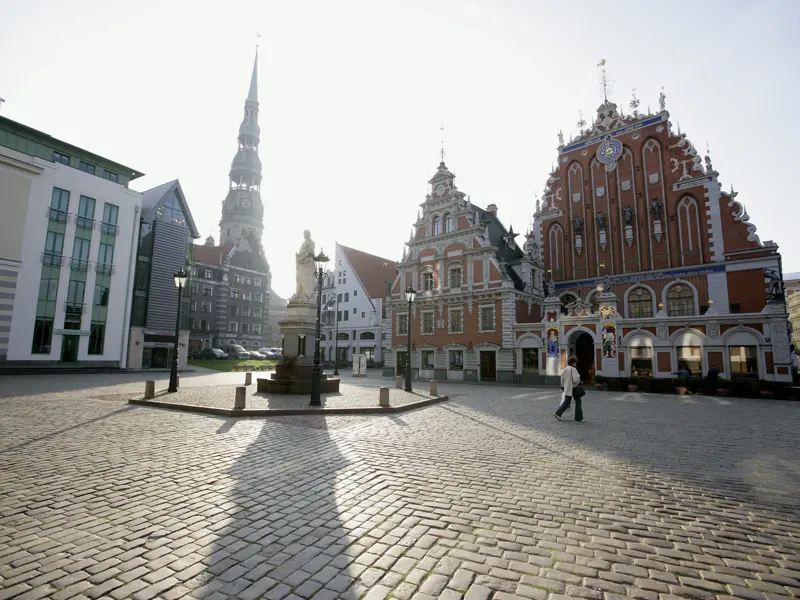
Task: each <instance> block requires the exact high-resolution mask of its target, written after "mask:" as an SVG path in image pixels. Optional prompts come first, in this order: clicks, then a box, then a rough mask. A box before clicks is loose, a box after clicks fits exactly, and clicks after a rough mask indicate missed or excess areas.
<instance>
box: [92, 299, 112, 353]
mask: <svg viewBox="0 0 800 600" xmlns="http://www.w3.org/2000/svg"><path fill="white" fill-rule="evenodd" d="M109 291H110V290H109V289H108V288H107V287H106V286H104V285H100V284H95V286H94V305H95V306H108V294H109ZM101 354H102V353H101Z"/></svg>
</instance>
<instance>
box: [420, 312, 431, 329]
mask: <svg viewBox="0 0 800 600" xmlns="http://www.w3.org/2000/svg"><path fill="white" fill-rule="evenodd" d="M422 333H427V334H432V333H433V313H432V312H425V313H422Z"/></svg>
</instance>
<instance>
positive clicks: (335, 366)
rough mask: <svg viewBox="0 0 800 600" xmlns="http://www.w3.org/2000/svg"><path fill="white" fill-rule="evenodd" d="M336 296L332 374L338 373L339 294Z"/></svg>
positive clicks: (335, 294)
mask: <svg viewBox="0 0 800 600" xmlns="http://www.w3.org/2000/svg"><path fill="white" fill-rule="evenodd" d="M334 296H336V333H335V335H334V336H333V374H334V375H339V294H338V293H334Z"/></svg>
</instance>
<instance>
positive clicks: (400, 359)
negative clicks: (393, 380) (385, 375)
mask: <svg viewBox="0 0 800 600" xmlns="http://www.w3.org/2000/svg"><path fill="white" fill-rule="evenodd" d="M395 356H396V358H397V367H396V369H397V374H398V375H405V374H406V360H408V359H407V358H406V356H407V353H406V352H397V353H396V355H395Z"/></svg>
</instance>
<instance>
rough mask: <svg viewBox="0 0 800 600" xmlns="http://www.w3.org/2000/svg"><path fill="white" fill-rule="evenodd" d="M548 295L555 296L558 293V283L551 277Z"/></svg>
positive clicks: (548, 284)
mask: <svg viewBox="0 0 800 600" xmlns="http://www.w3.org/2000/svg"><path fill="white" fill-rule="evenodd" d="M547 295H548V296H555V295H556V284H555V283H554V282H553V280H552V279H551V280H550V281H548V282H547Z"/></svg>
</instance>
